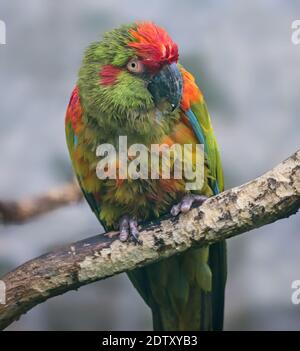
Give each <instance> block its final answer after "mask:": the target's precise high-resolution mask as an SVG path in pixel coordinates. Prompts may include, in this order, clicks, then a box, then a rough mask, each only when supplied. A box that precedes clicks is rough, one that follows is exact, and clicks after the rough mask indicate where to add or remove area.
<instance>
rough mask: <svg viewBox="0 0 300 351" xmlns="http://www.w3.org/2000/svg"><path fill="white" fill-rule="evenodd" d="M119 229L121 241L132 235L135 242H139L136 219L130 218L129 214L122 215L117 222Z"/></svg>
mask: <svg viewBox="0 0 300 351" xmlns="http://www.w3.org/2000/svg"><path fill="white" fill-rule="evenodd" d="M119 230H120V234H119V239H120V240H121V241H127V240H128V239H129V238H131V237H132V238H133V239H134V241H135V242H137V243H139V242H140V241H139V229H138V223H137V220H136V219H134V218H130V217H129V216H123V217H122V218H121V219H120V222H119Z"/></svg>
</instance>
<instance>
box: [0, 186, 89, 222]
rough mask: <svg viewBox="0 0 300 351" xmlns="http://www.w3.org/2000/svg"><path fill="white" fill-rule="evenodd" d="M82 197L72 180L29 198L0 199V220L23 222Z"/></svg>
mask: <svg viewBox="0 0 300 351" xmlns="http://www.w3.org/2000/svg"><path fill="white" fill-rule="evenodd" d="M82 197H83V196H82V192H81V190H80V188H79V186H78V185H77V182H76V181H73V182H70V183H66V184H65V185H63V186H60V187H57V188H54V189H51V190H49V191H47V192H46V193H44V194H41V195H38V196H34V197H32V198H29V199H23V200H19V201H0V220H1V221H2V222H3V223H6V224H9V223H23V222H25V221H27V220H29V219H32V218H34V217H37V216H40V215H42V214H45V213H47V212H50V211H53V210H55V209H57V208H59V207H62V206H65V205H68V204H71V203H74V202H78V201H80V200H81V199H82Z"/></svg>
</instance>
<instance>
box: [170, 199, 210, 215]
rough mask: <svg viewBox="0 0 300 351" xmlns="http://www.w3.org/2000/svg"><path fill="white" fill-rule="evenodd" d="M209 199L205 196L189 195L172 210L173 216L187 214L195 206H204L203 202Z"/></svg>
mask: <svg viewBox="0 0 300 351" xmlns="http://www.w3.org/2000/svg"><path fill="white" fill-rule="evenodd" d="M206 199H207V196H204V195H196V194H187V195H185V196H184V197H183V198H182V200H181V201H180V202H179V203H178V204H176V205H174V206H173V207H172V208H171V215H172V216H174V217H175V216H177V215H178V214H179V213H180V212H181V213H187V212H189V210H190V209H191V208H192V207H193V205H194V204H197V205H202V204H203V202H204V201H205V200H206Z"/></svg>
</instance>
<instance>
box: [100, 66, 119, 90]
mask: <svg viewBox="0 0 300 351" xmlns="http://www.w3.org/2000/svg"><path fill="white" fill-rule="evenodd" d="M121 72H122V70H121V69H120V68H118V67H115V66H112V65H105V66H103V67H102V69H101V71H100V72H99V76H100V83H101V84H102V85H105V86H108V85H113V84H115V83H116V81H117V78H118V75H119V74H120V73H121Z"/></svg>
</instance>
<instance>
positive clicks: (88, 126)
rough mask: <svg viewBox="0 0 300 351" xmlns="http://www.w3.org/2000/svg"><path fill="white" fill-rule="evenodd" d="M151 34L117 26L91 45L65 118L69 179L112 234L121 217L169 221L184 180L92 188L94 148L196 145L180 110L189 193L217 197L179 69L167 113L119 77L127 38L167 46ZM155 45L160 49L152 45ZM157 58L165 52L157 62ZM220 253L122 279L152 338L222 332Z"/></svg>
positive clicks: (188, 83)
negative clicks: (143, 308) (197, 173)
mask: <svg viewBox="0 0 300 351" xmlns="http://www.w3.org/2000/svg"><path fill="white" fill-rule="evenodd" d="M146 26H147V25H146ZM157 28H158V27H156V26H155V25H148V26H147V28H146V29H147V31H146V34H145V31H143V28H142V29H140V27H139V26H138V25H136V24H133V25H130V26H122V27H120V28H118V29H116V30H113V31H111V32H109V33H106V34H105V36H104V38H103V40H102V41H101V42H97V43H93V44H92V45H91V46H90V47H89V48H88V49H87V51H86V54H85V56H84V59H83V63H82V66H81V69H80V72H79V79H78V84H77V88H76V89H75V90H74V93H73V95H72V98H71V101H70V104H69V108H68V111H67V116H66V137H67V143H68V148H69V152H70V156H71V159H72V163H73V167H74V170H75V173H76V175H77V178H78V181H79V184H80V186H81V188H82V190H83V192H84V195H85V198H86V199H87V201H88V203H89V205H90V206H91V208H92V210H93V211H94V213H95V214H96V216H97V217H98V219H99V220H100V221H101V223H102V224H103V225H104V227H105V228H106V229H107V230H110V229H118V222H119V220H120V218H121V217H122V216H124V215H129V216H131V217H135V218H137V219H138V220H139V221H142V222H145V221H148V220H151V219H155V218H157V217H159V216H161V215H164V214H166V213H169V211H170V209H171V207H172V206H173V205H174V204H176V203H177V202H179V201H180V200H181V199H182V197H183V196H184V195H185V194H186V193H187V191H186V189H185V180H184V179H183V180H175V179H170V180H164V181H161V180H152V179H147V180H144V179H139V180H130V179H128V180H124V181H122V182H120V181H118V180H99V179H98V178H97V176H96V167H97V162H98V161H99V159H98V158H97V157H96V148H97V146H98V145H100V144H104V143H110V144H112V145H114V146H115V148H116V149H117V151H118V138H119V136H121V135H122V136H123V135H126V136H127V138H128V146H130V145H132V144H136V143H142V144H143V145H145V146H147V147H149V148H150V146H151V144H153V143H159V144H163V143H165V142H168V143H179V144H197V143H199V140H198V139H197V136H196V134H195V133H194V131H193V127H192V124H191V123H189V121H188V113H187V111H188V109H189V110H190V111H191V112H192V113H193V114H194V115H195V116H196V120H197V121H196V123H199V126H201V130H202V132H203V137H204V139H205V152H206V154H205V160H206V162H205V169H204V185H203V187H202V189H199V190H198V191H197V192H196V193H198V194H203V195H206V196H212V195H213V194H214V192H215V188H216V187H215V186H214V184H215V183H216V184H217V188H218V189H219V190H220V191H222V190H223V174H222V166H221V162H220V155H219V151H218V147H217V143H216V139H215V136H214V133H213V129H212V125H211V121H210V117H209V114H208V111H207V108H206V104H205V102H204V100H203V97H202V94H201V92H200V91H199V89H198V88H197V86H196V84H195V83H194V81H193V79H192V78H191V76H190V75H189V74H188V73H187V72H186V71H184V69H183V68H180V69H181V74H182V77H183V95H182V103H181V106H180V107H177V108H176V109H175V110H174V111H171V109H170V104H169V103H168V101H164V102H162V103H160V104H157V103H154V100H153V97H152V95H151V93H150V92H149V90H148V88H147V84H148V82H149V77H148V76H147V75H146V73H145V72H144V73H143V74H140V75H139V74H133V73H132V72H129V71H128V70H127V69H126V64H127V62H128V61H129V60H130V59H132V58H137V59H139V52H137V51H136V50H135V49H134V48H132V47H130V46H129V44H130V43H132V42H135V40H137V39H136V37H135V36H134V35H133V34H132V31H138V32H139V35H140V36H142V34H143V35H144V36H146V35H147V33H150V34H151V31H153V33H154V34H153V35H152V36H153V38H156V39H155V41H154V43H151V42H150V44H149V48H150V49H151V45H152V46H153V47H155V48H156V47H158V48H160V47H163V45H165V48H166V47H167V45H169V46H170V45H171V44H170V42H169V41H168V40H169V37H166V36H165V34H164V33H162V32H159V30H160V29H157ZM150 34H149V35H150ZM150 37H151V35H150ZM142 40H143V39H142ZM147 40H148V41H149V40H150V39H147ZM159 40H161V41H162V45H161V46H157V45H156V44H157V41H159ZM164 41H166V42H167V43H168V44H164ZM147 45H148V44H147ZM150 49H148V51H149V50H150ZM168 50H169V49H168ZM169 51H170V50H169ZM165 53H166V49H165V50H164V51H163V52H162V54H165ZM107 65H110V66H113V67H114V68H116V69H117V70H119V71H117V72H118V74H117V76H116V79H115V80H114V81H113V83H111V84H102V83H101V79H100V76H99V72H101V70H102V69H103V67H105V66H107ZM178 67H180V66H178ZM225 250H226V249H225V243H220V244H215V245H212V246H210V247H205V248H200V249H192V250H189V251H188V252H185V253H184V254H181V255H179V256H174V257H171V258H169V259H166V260H162V261H160V262H158V263H155V264H152V265H149V266H146V267H143V268H140V269H137V270H134V271H132V272H129V273H128V275H129V278H130V280H131V281H132V283H133V284H134V286H135V287H136V289H137V290H138V292H139V293H140V295H141V296H142V298H143V299H144V300H145V302H146V303H147V304H148V306H149V307H150V308H151V309H152V312H153V324H154V329H155V330H212V329H215V330H220V329H221V328H222V324H223V307H224V306H223V304H224V288H225V281H226V251H225Z"/></svg>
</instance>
